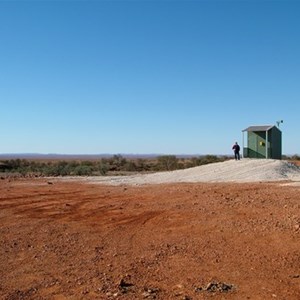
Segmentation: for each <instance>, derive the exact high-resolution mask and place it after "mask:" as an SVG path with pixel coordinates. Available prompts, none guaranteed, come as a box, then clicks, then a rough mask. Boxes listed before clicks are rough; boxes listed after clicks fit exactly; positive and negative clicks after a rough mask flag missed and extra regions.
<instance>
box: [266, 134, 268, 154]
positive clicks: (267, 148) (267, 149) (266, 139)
mask: <svg viewBox="0 0 300 300" xmlns="http://www.w3.org/2000/svg"><path fill="white" fill-rule="evenodd" d="M266 158H268V130H267V131H266Z"/></svg>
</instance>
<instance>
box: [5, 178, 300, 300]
mask: <svg viewBox="0 0 300 300" xmlns="http://www.w3.org/2000/svg"><path fill="white" fill-rule="evenodd" d="M299 192H300V188H299V187H292V186H281V185H280V184H279V183H256V184H208V183H206V184H172V185H153V186H142V187H133V186H103V185H95V184H94V185H92V184H85V183H80V182H78V183H74V182H72V183H68V182H62V181H52V182H47V180H45V179H30V180H29V179H23V180H21V179H18V180H14V181H9V180H8V179H4V180H0V225H1V229H0V298H1V299H6V300H14V299H56V300H59V299H175V300H176V299H181V300H183V299H185V300H187V299H238V300H240V299H242V300H243V299H263V300H265V299H291V300H298V299H300V228H299V227H300V197H299Z"/></svg>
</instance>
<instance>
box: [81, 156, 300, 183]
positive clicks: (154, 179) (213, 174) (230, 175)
mask: <svg viewBox="0 0 300 300" xmlns="http://www.w3.org/2000/svg"><path fill="white" fill-rule="evenodd" d="M85 180H87V181H89V182H94V183H105V184H112V185H120V184H129V185H142V184H161V183H176V182H258V181H282V180H291V181H299V182H300V167H298V166H296V165H294V164H292V163H290V162H287V161H280V160H273V159H242V160H240V161H235V160H228V161H225V162H220V163H213V164H209V165H205V166H200V167H195V168H190V169H185V170H177V171H172V172H159V173H154V174H147V175H133V176H122V177H121V176H107V177H88V178H86V179H85Z"/></svg>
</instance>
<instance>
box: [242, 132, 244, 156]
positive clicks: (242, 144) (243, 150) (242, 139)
mask: <svg viewBox="0 0 300 300" xmlns="http://www.w3.org/2000/svg"><path fill="white" fill-rule="evenodd" d="M242 132H243V139H242V146H243V151H242V158H244V131H242Z"/></svg>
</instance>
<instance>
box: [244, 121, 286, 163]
mask: <svg viewBox="0 0 300 300" xmlns="http://www.w3.org/2000/svg"><path fill="white" fill-rule="evenodd" d="M281 140H282V137H281V131H280V130H279V129H278V128H277V127H276V126H274V127H273V128H271V129H270V130H268V132H266V131H248V147H247V148H245V149H244V154H246V157H250V158H266V151H268V153H267V157H268V158H273V159H281V156H282V141H281Z"/></svg>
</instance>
